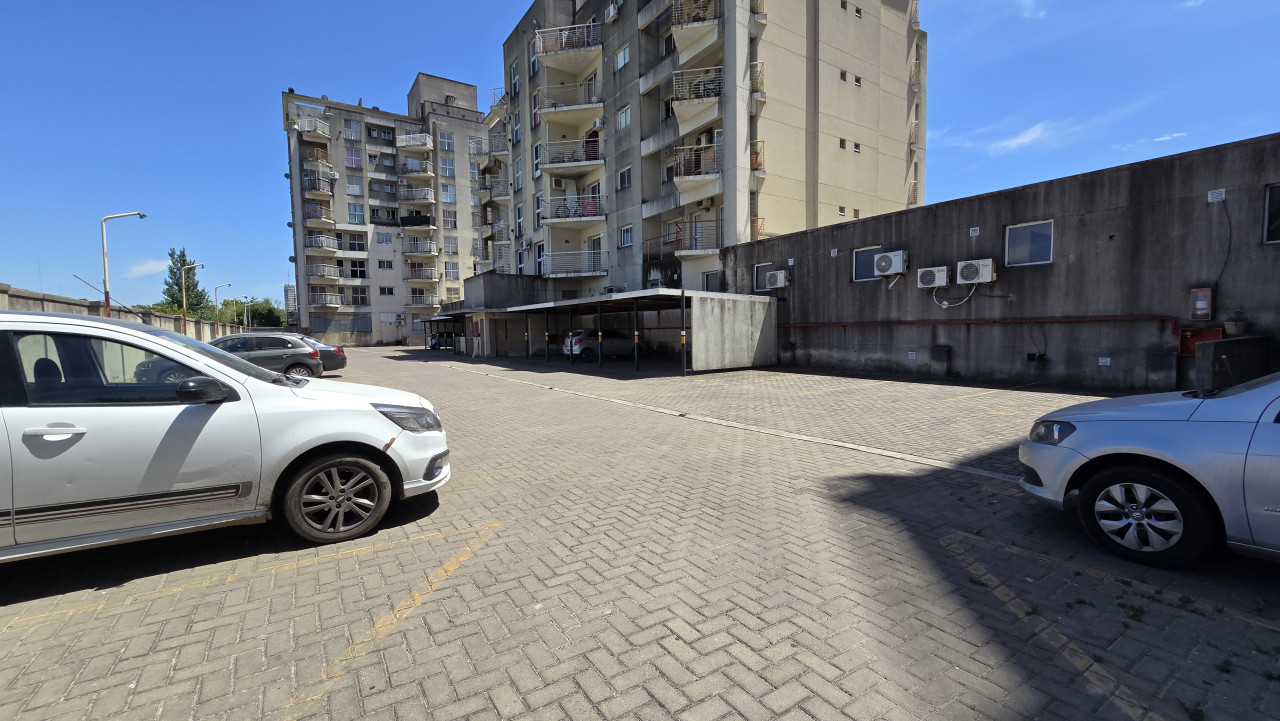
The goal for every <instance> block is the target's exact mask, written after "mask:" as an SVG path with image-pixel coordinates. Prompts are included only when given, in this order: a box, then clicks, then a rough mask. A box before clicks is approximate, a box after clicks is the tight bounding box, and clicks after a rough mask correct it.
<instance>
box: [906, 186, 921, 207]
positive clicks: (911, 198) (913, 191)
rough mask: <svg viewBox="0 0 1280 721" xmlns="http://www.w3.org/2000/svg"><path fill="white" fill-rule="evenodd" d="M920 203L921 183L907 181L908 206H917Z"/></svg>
mask: <svg viewBox="0 0 1280 721" xmlns="http://www.w3.org/2000/svg"><path fill="white" fill-rule="evenodd" d="M919 202H920V181H918V180H908V181H907V205H916V204H917V203H919Z"/></svg>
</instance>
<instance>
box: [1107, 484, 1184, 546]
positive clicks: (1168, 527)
mask: <svg viewBox="0 0 1280 721" xmlns="http://www.w3.org/2000/svg"><path fill="white" fill-rule="evenodd" d="M1093 516H1094V519H1095V520H1096V521H1097V523H1098V526H1099V527H1100V528H1101V529H1102V530H1103V532H1104V533H1106V534H1107V535H1108V536H1110V537H1112V538H1114V539H1115V540H1116V542H1117V543H1119V544H1120V545H1122V546H1124V547H1126V548H1131V549H1133V550H1135V551H1163V550H1165V549H1166V548H1169V547H1171V546H1173V545H1174V544H1176V543H1177V542H1178V539H1180V538H1182V529H1183V523H1182V513H1181V512H1180V511H1178V507H1177V505H1175V504H1174V502H1173V501H1171V500H1169V499H1168V498H1166V497H1165V496H1164V495H1163V494H1161V493H1160V492H1159V491H1157V490H1155V489H1154V488H1152V487H1150V486H1144V485H1142V484H1141V483H1117V484H1116V485H1114V486H1108V487H1107V488H1105V489H1103V491H1102V493H1101V494H1100V495H1099V496H1098V499H1097V500H1096V501H1094V503H1093Z"/></svg>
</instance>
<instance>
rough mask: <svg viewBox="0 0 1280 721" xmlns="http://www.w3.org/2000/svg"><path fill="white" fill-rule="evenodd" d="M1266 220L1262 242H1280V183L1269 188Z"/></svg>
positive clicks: (1266, 202) (1266, 201)
mask: <svg viewBox="0 0 1280 721" xmlns="http://www.w3.org/2000/svg"><path fill="white" fill-rule="evenodd" d="M1264 202H1265V205H1266V210H1265V213H1266V220H1265V221H1264V222H1263V228H1264V232H1263V235H1262V242H1264V243H1280V185H1272V186H1269V187H1268V188H1267V197H1266V200H1265V201H1264Z"/></svg>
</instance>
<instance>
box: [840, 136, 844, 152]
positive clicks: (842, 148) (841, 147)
mask: <svg viewBox="0 0 1280 721" xmlns="http://www.w3.org/2000/svg"><path fill="white" fill-rule="evenodd" d="M840 149H841V150H844V138H840Z"/></svg>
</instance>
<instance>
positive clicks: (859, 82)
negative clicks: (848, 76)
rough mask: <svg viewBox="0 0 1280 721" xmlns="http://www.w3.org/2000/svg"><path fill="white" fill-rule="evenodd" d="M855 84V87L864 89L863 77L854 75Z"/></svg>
mask: <svg viewBox="0 0 1280 721" xmlns="http://www.w3.org/2000/svg"><path fill="white" fill-rule="evenodd" d="M853 84H854V85H855V86H857V87H859V88H860V87H862V76H861V75H854V76H853Z"/></svg>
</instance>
